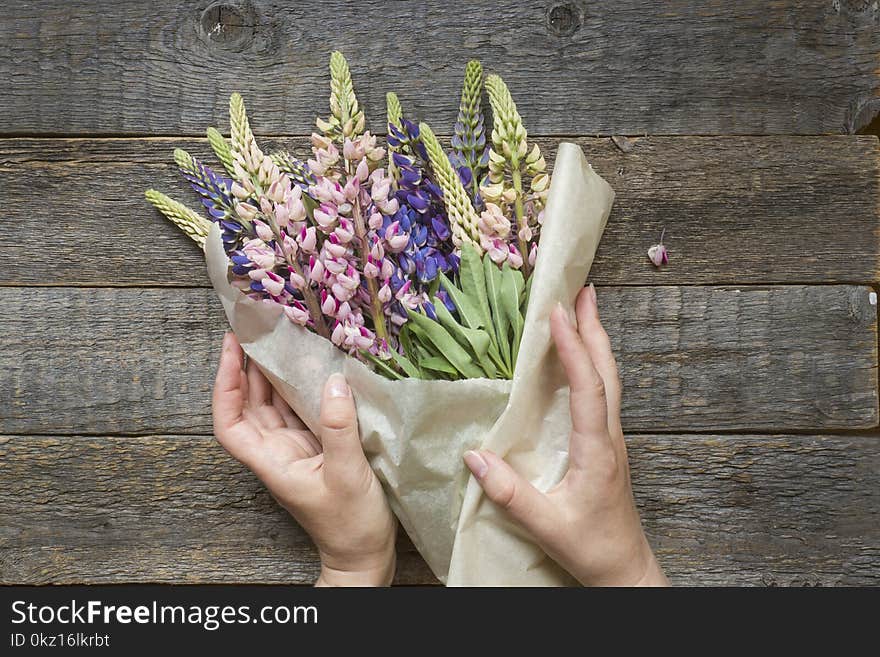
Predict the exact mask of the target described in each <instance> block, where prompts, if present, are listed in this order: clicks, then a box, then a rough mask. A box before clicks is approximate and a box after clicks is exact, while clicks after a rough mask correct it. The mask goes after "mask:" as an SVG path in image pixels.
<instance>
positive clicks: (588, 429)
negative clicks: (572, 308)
mask: <svg viewBox="0 0 880 657" xmlns="http://www.w3.org/2000/svg"><path fill="white" fill-rule="evenodd" d="M550 332H551V333H552V335H553V341H554V342H555V343H556V351H557V352H558V353H559V360H560V361H562V367H563V369H564V370H565V374H566V376H567V377H568V385H569V388H570V390H571V397H570V405H571V421H572V428H573V432H572V433H573V434H575V433H577V434H579V435H583V436H599V435H606V434H607V433H608V424H607V415H608V408H607V404H606V401H605V383H604V382H603V380H602V377H601V375H600V374H599V372H598V371H597V370H596V368H595V366H594V365H593V360H592V358H590V354H589V352H588V351H587V348H586V346H585V345H584V343H583V341H582V340H581V337H580V335H579V334H578V332H577V330H576V329H575V327H574V326H573V325H572V323H571V321H570V320H569V318H568V314H567V313H566V312H565V309H564V308H563V307H562V306H558V307H557V308H556V309H555V310H554V311H553V314H552V315H551V317H550ZM571 447H572V451H573V452H574V451H575V450H574V448H575V446H574V445H572V446H571ZM572 456H573V457H574V454H572Z"/></svg>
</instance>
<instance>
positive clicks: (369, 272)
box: [364, 256, 379, 278]
mask: <svg viewBox="0 0 880 657" xmlns="http://www.w3.org/2000/svg"><path fill="white" fill-rule="evenodd" d="M364 276H365V277H366V278H378V277H379V267H377V266H376V262H375V260H373V256H367V262H366V264H365V265H364Z"/></svg>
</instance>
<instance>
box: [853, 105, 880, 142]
mask: <svg viewBox="0 0 880 657" xmlns="http://www.w3.org/2000/svg"><path fill="white" fill-rule="evenodd" d="M845 127H846V131H847V132H848V133H849V134H851V135H880V98H873V97H870V96H868V97H859V98H856V99H855V100H854V101H853V102H852V103H850V105H849V108H848V109H847V113H846V124H845Z"/></svg>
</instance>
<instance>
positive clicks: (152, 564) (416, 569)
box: [0, 435, 880, 585]
mask: <svg viewBox="0 0 880 657" xmlns="http://www.w3.org/2000/svg"><path fill="white" fill-rule="evenodd" d="M629 447H630V461H631V463H632V467H633V481H634V485H635V493H636V498H637V500H638V502H639V506H640V509H641V512H642V516H643V520H644V523H645V526H646V529H647V531H648V533H649V536H650V540H651V543H652V544H653V546H654V547H655V550H656V552H657V555H658V558H659V560H660V561H661V563H662V565H663V567H664V568H665V569H666V571H667V572H668V574H669V575H670V577H671V578H672V580H673V582H674V583H677V584H691V585H733V584H737V585H768V584H781V585H790V584H798V585H803V584H822V585H833V584H850V585H855V584H858V585H878V584H880V522H878V520H880V517H878V514H880V436H876V435H875V436H785V435H769V436H768V435H761V436H748V435H742V436H713V435H706V436H699V435H689V436H670V435H637V436H633V437H631V438H630V439H629ZM0 472H2V473H3V478H4V480H5V481H14V482H16V485H15V486H4V487H0V583H2V584H46V583H54V584H65V583H117V582H203V583H206V582H226V583H229V582H264V583H269V582H272V583H310V582H312V581H313V580H314V578H315V577H316V575H317V570H318V564H317V559H316V555H315V552H314V548H313V547H312V545H311V542H310V541H309V539H308V537H307V536H306V535H305V534H304V532H303V531H302V530H301V529H300V528H299V527H298V526H297V525H296V524H295V523H293V522H292V521H291V520H290V518H289V516H288V515H287V514H286V513H284V512H283V511H282V510H281V509H280V508H279V507H278V506H277V505H276V504H275V502H274V501H273V500H272V498H271V497H270V496H269V495H268V494H267V493H266V491H265V490H264V489H263V488H262V486H261V485H260V483H259V482H258V481H257V480H256V479H255V478H254V477H253V476H252V475H251V474H250V473H249V472H247V471H246V470H245V469H244V468H243V467H242V466H240V465H238V464H237V463H236V462H234V461H233V460H232V459H231V458H230V457H228V456H227V455H226V454H225V453H224V452H223V450H222V449H221V448H220V447H219V446H218V445H216V444H215V443H214V441H213V439H212V438H210V437H195V436H145V437H128V438H119V437H101V438H94V437H75V438H73V437H70V438H64V439H59V438H53V437H42V436H24V437H23V436H7V437H4V438H0ZM398 549H399V555H400V566H399V568H398V573H397V582H398V583H402V584H421V583H433V582H435V580H434V579H433V577H432V575H431V574H430V572H429V571H428V569H427V567H426V566H425V564H424V562H423V561H422V560H421V558H420V557H419V556H418V554H417V553H415V551H414V549H413V548H412V546H411V544H410V543H409V541H408V540H407V539H405V538H402V539H401V540H400V541H399V548H398Z"/></svg>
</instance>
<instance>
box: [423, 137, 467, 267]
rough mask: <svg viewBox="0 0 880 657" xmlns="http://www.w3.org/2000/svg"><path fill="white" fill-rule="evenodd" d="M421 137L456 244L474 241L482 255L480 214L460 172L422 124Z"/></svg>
mask: <svg viewBox="0 0 880 657" xmlns="http://www.w3.org/2000/svg"><path fill="white" fill-rule="evenodd" d="M419 134H420V135H421V139H422V143H423V144H424V145H425V149H426V150H427V151H428V159H430V161H431V168H432V169H433V170H434V175H435V176H436V178H437V184H438V185H440V188H441V189H442V190H443V202H444V204H445V205H446V212H447V215H448V217H449V223H450V226H451V227H452V233H453V235H454V237H455V238H456V241H457V242H458V243H459V244H463V243H465V242H471V243H473V245H474V248H475V249H476V250H477V252H478V253H482V247H481V246H480V231H479V229H478V228H477V221H478V215H477V211H476V210H475V209H474V206H473V204H472V203H471V199H470V197H469V196H468V193H467V192H466V191H465V188H464V186H463V185H462V184H461V179H460V178H459V177H458V173H457V172H456V171H455V169H454V168H453V166H452V163H451V162H450V161H449V158H448V157H447V155H446V153H445V152H444V151H443V147H442V146H441V145H440V142H439V141H438V140H437V137H436V136H435V135H434V132H433V131H432V130H431V128H430V126H429V125H428V124H427V123H421V124H420V125H419Z"/></svg>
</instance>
